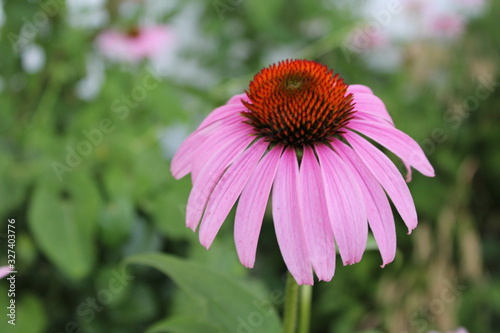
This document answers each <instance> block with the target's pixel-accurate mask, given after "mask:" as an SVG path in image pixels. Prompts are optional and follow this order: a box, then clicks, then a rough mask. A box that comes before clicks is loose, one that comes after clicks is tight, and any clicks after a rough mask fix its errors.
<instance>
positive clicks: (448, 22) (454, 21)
mask: <svg viewBox="0 0 500 333" xmlns="http://www.w3.org/2000/svg"><path fill="white" fill-rule="evenodd" d="M430 28H431V32H432V33H434V34H436V35H438V36H441V37H445V38H457V37H459V36H461V35H462V34H463V33H464V31H465V22H464V18H463V17H462V16H461V15H458V14H439V15H436V16H435V17H433V19H432V21H431V22H430Z"/></svg>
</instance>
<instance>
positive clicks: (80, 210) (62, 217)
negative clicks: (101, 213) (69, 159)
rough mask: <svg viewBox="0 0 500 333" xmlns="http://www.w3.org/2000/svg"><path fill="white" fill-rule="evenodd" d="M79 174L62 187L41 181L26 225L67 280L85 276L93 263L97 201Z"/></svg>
mask: <svg viewBox="0 0 500 333" xmlns="http://www.w3.org/2000/svg"><path fill="white" fill-rule="evenodd" d="M79 171H80V172H77V173H74V174H72V175H71V176H69V177H68V179H67V181H66V182H65V183H64V184H61V183H56V182H51V181H48V180H47V179H52V178H44V180H42V181H40V182H39V183H38V184H37V186H36V189H35V191H34V194H33V198H32V201H31V204H30V207H29V211H28V224H29V227H30V229H31V231H32V233H33V237H34V239H35V241H36V242H37V244H38V246H39V247H40V249H41V251H42V252H43V253H44V254H45V255H46V256H47V257H48V258H49V260H51V261H52V263H53V264H54V265H55V266H57V268H59V269H60V270H61V271H62V272H63V273H64V274H65V275H66V276H67V277H68V278H70V279H74V280H78V279H82V278H84V277H85V276H87V275H88V273H89V272H90V270H91V269H92V265H93V263H94V259H95V246H94V233H95V227H96V220H97V212H98V210H99V206H100V198H99V193H98V191H97V189H96V188H95V185H94V184H93V182H92V180H91V179H89V178H88V177H87V176H85V174H83V173H81V171H82V170H79Z"/></svg>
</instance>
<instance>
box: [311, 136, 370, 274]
mask: <svg viewBox="0 0 500 333" xmlns="http://www.w3.org/2000/svg"><path fill="white" fill-rule="evenodd" d="M315 148H316V153H317V154H318V157H319V161H320V165H321V171H322V175H323V181H324V187H325V194H326V201H327V207H328V213H329V215H330V222H331V224H332V228H333V235H334V237H335V240H336V242H337V245H338V247H339V252H340V256H341V258H342V261H343V263H344V265H350V264H354V263H356V262H359V261H360V260H361V257H362V256H363V252H364V250H365V248H366V242H367V239H368V223H367V220H366V211H365V205H364V202H363V194H362V193H361V190H360V188H359V185H358V182H357V179H356V178H355V177H354V175H353V173H352V171H351V170H349V168H348V167H347V165H346V164H345V162H344V161H343V160H342V159H341V158H340V157H339V156H338V155H337V153H335V152H334V151H333V150H332V149H330V148H329V147H327V146H325V145H317V146H316V147H315Z"/></svg>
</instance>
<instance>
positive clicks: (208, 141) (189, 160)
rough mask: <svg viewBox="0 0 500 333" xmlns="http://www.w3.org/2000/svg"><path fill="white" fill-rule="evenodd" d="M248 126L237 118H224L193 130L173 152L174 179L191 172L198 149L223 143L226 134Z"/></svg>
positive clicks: (172, 168) (172, 170)
mask: <svg viewBox="0 0 500 333" xmlns="http://www.w3.org/2000/svg"><path fill="white" fill-rule="evenodd" d="M248 127H249V125H247V124H244V123H242V122H240V121H239V120H237V119H232V120H229V119H227V118H226V119H224V121H223V120H220V121H218V122H214V123H212V124H210V125H208V126H205V127H204V128H202V129H198V130H196V131H194V132H193V133H191V135H189V136H188V137H187V138H186V140H184V142H183V143H182V144H181V146H180V147H179V149H178V150H177V152H176V153H175V155H174V157H173V159H172V163H171V165H170V171H171V172H172V175H173V176H174V178H176V179H179V178H182V177H184V176H185V175H187V174H188V173H190V172H191V170H192V166H193V162H196V161H200V158H199V157H200V156H199V153H198V152H199V151H200V150H201V151H205V150H206V149H207V148H208V149H211V148H216V146H217V143H219V142H221V143H224V142H225V140H224V139H225V138H226V137H227V136H230V135H233V134H234V133H240V132H241V131H244V130H245V129H246V128H248Z"/></svg>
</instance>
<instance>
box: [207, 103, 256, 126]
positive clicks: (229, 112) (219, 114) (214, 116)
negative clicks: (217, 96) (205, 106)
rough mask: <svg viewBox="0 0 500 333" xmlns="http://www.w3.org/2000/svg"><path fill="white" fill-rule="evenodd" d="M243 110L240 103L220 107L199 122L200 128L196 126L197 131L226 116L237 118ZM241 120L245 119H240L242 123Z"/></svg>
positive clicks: (244, 108) (243, 107)
mask: <svg viewBox="0 0 500 333" xmlns="http://www.w3.org/2000/svg"><path fill="white" fill-rule="evenodd" d="M244 110H246V107H245V106H244V105H243V103H241V102H240V103H233V104H226V105H223V106H220V107H218V108H217V109H215V110H213V111H212V112H210V113H209V114H208V116H207V117H206V118H205V119H204V120H203V121H202V122H201V124H200V126H198V129H202V128H203V127H205V126H208V125H210V124H212V123H214V122H216V121H218V120H221V119H224V118H226V117H228V116H235V117H237V116H239V113H240V112H241V111H244ZM243 120H245V119H244V118H243V117H242V121H243Z"/></svg>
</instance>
